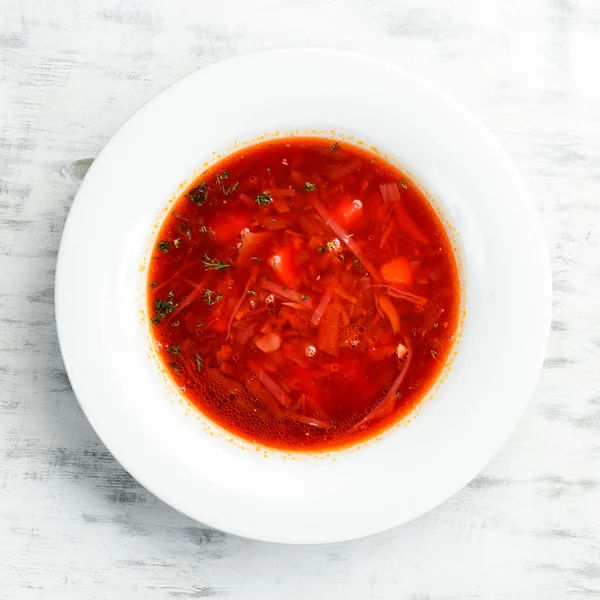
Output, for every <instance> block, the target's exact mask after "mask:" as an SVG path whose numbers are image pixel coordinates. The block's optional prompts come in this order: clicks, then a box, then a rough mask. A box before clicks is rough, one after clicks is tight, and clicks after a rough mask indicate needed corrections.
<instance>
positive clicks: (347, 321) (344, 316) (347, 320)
mask: <svg viewBox="0 0 600 600" xmlns="http://www.w3.org/2000/svg"><path fill="white" fill-rule="evenodd" d="M340 314H341V316H342V324H343V326H344V327H348V325H350V317H349V316H348V313H347V312H346V311H345V310H344V307H343V306H342V307H341V308H340Z"/></svg>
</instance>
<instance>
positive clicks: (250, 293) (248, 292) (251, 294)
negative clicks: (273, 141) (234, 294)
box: [246, 290, 258, 296]
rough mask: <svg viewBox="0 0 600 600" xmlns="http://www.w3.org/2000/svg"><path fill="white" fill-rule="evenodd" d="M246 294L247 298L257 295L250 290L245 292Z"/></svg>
mask: <svg viewBox="0 0 600 600" xmlns="http://www.w3.org/2000/svg"><path fill="white" fill-rule="evenodd" d="M246 294H248V295H249V296H258V294H257V293H256V292H253V291H252V290H247V291H246Z"/></svg>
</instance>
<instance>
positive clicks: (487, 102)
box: [0, 0, 600, 600]
mask: <svg viewBox="0 0 600 600" xmlns="http://www.w3.org/2000/svg"><path fill="white" fill-rule="evenodd" d="M286 44H295V45H329V46H336V47H340V48H347V49H351V50H358V51H360V52H364V53H367V54H372V55H376V56H381V57H384V58H386V59H388V60H390V61H393V62H396V63H398V64H400V65H402V66H404V67H407V68H409V69H411V70H414V71H416V72H418V73H420V74H422V75H424V76H425V77H427V78H428V79H430V80H432V81H433V82H435V83H437V84H438V85H440V86H441V87H443V88H445V89H446V90H448V91H449V92H450V93H451V94H453V95H454V96H455V97H457V98H458V99H459V100H461V101H462V102H463V103H465V104H466V105H467V106H468V107H469V108H470V109H471V110H472V111H473V112H474V113H475V114H476V115H477V116H478V117H479V118H480V119H481V120H483V121H484V122H485V123H486V124H487V125H488V126H489V127H490V128H491V129H492V130H493V131H495V132H496V134H497V135H498V137H499V138H500V139H501V141H502V142H503V143H504V145H505V146H506V148H507V149H508V151H509V152H510V153H511V154H512V156H513V157H514V158H515V159H516V161H517V162H518V164H519V165H520V167H521V170H522V173H523V175H524V177H525V179H526V180H527V182H528V183H529V186H530V188H531V190H532V191H533V193H534V195H535V198H536V202H537V204H538V207H539V210H540V212H541V214H542V218H543V222H544V226H545V230H546V234H547V238H548V245H549V250H550V254H551V259H552V271H553V277H554V317H553V326H552V330H553V331H552V335H551V339H550V345H549V348H548V352H547V358H546V362H545V368H544V371H543V374H542V376H541V379H540V382H539V384H538V387H537V390H536V392H535V395H534V397H533V399H532V402H531V404H530V406H529V409H528V410H527V413H526V415H525V417H524V419H523V420H522V422H521V423H520V425H519V426H518V428H517V430H516V431H515V432H514V434H513V435H512V437H511V439H510V441H509V442H508V443H507V444H506V446H505V447H504V448H503V449H502V450H501V452H500V453H499V454H498V456H496V458H495V459H494V460H493V461H492V463H491V464H490V465H489V466H488V467H487V468H486V469H485V470H484V472H483V473H482V474H481V475H480V476H479V477H478V478H477V479H476V480H475V481H473V482H472V483H471V484H470V485H469V486H468V487H467V488H466V489H464V490H463V491H461V492H460V493H458V494H457V495H456V496H455V497H454V498H452V499H451V500H450V501H448V502H447V503H446V504H444V505H443V506H441V507H439V508H438V509H436V510H434V511H432V512H431V513H429V514H427V515H425V516H423V517H422V518H420V519H418V520H417V521H415V522H413V523H410V524H408V525H405V526H403V527H400V528H398V529H396V530H394V531H390V532H387V533H385V534H382V535H378V536H375V537H372V538H369V539H365V540H360V541H356V542H352V543H346V544H339V545H332V546H322V547H283V546H274V545H268V544H263V543H257V542H252V541H248V540H242V539H237V538H235V537H232V536H228V535H225V534H223V533H220V532H218V531H214V530H212V529H209V528H205V527H202V526H200V525H198V524H197V523H194V522H192V521H190V520H189V519H187V518H185V517H183V516H181V515H179V514H177V513H176V512H174V511H173V510H171V509H170V508H168V507H167V506H165V505H164V504H162V503H161V502H160V501H159V500H157V499H156V498H155V497H154V496H152V494H150V493H148V492H147V491H146V490H144V489H143V488H142V487H141V486H140V485H138V484H137V483H136V482H135V481H134V480H132V478H131V477H130V476H129V475H128V474H127V473H125V472H124V471H123V469H122V468H121V467H120V466H119V465H118V464H117V463H116V462H115V460H114V459H113V458H112V456H111V455H110V454H109V453H108V452H107V451H106V450H105V448H104V447H103V445H102V444H101V443H100V441H99V440H98V438H97V437H96V435H95V434H94V432H93V431H92V429H91V428H90V426H89V425H88V423H87V421H86V419H85V417H84V416H83V414H82V412H81V410H80V408H79V406H78V404H77V401H76V399H75V397H74V396H73V393H72V391H71V388H70V386H69V381H68V379H67V377H66V375H65V371H64V368H63V365H62V362H61V357H60V352H59V349H58V344H57V339H56V331H55V325H54V312H53V282H54V269H55V261H56V254H57V248H58V244H59V240H60V235H61V230H62V227H63V224H64V221H65V217H66V215H67V212H68V210H69V206H70V204H71V201H72V199H73V195H74V193H75V191H76V189H77V180H78V177H79V176H80V172H82V171H83V170H84V168H83V167H84V166H85V164H81V163H78V162H77V161H79V160H81V159H87V158H91V157H94V156H95V155H96V154H97V153H98V151H99V150H100V148H101V147H102V145H103V144H104V143H105V142H106V140H107V139H108V138H109V137H110V136H111V135H112V133H113V132H114V131H115V129H116V128H117V127H118V126H119V124H120V123H122V122H123V120H124V119H125V118H126V117H127V116H128V115H129V114H130V113H131V112H132V111H134V110H135V109H136V108H137V107H138V106H140V104H142V103H143V102H144V101H145V100H147V99H148V98H150V97H151V96H152V95H153V94H154V93H155V92H157V91H158V90H160V89H161V88H163V87H164V86H165V85H167V84H169V83H171V82H172V81H174V80H176V79H178V78H179V77H181V76H183V75H185V74H187V73H189V72H190V71H192V70H194V69H196V68H198V67H202V66H204V65H206V64H208V63H211V62H213V61H215V60H218V59H221V58H225V57H228V56H232V55H234V54H237V53H240V52H244V51H248V50H253V49H257V48H263V47H274V46H281V45H286ZM599 57H600V3H599V2H598V1H597V0H444V1H439V2H438V1H436V0H405V1H402V2H401V1H394V0H280V1H277V0H219V1H218V2H217V1H216V0H215V1H213V0H210V1H208V0H207V1H195V2H194V1H192V0H51V1H47V2H44V1H41V0H2V2H1V4H0V228H1V230H0V248H1V252H0V598H2V599H7V600H8V599H10V600H13V599H17V600H20V599H29V598H32V599H37V598H43V599H44V600H54V599H56V600H70V599H73V600H81V599H86V598H94V599H108V600H113V599H114V600H117V599H118V600H121V599H130V598H144V599H145V598H148V599H184V600H185V599H193V598H194V599H197V598H205V597H210V596H216V597H222V598H244V599H245V598H248V599H279V598H285V599H294V598H298V599H301V598H302V599H304V598H316V599H327V600H333V599H337V598H340V599H344V600H346V599H352V600H354V599H356V600H362V599H366V598H401V599H407V600H408V599H411V600H426V599H427V600H450V599H462V600H467V599H490V600H496V599H511V600H512V599H514V600H522V599H527V600H535V599H543V600H547V599H563V598H569V599H571V598H572V599H584V598H585V599H588V598H598V597H600V372H599V367H600V319H599V314H600V224H599V223H598V211H599V208H600V75H599V68H598V62H597V61H598V58H599ZM307 85H318V82H307ZM263 91H265V90H263ZM266 91H268V90H266ZM241 101H243V94H242V95H241ZM510 242H511V241H510V239H507V240H506V243H507V244H510ZM90 317H91V318H93V315H90ZM519 344H520V341H519V339H515V340H514V351H515V352H519ZM506 376H507V377H510V373H507V374H506ZM373 510H377V507H376V506H374V507H373Z"/></svg>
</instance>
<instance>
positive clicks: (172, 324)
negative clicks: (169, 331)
mask: <svg viewBox="0 0 600 600" xmlns="http://www.w3.org/2000/svg"><path fill="white" fill-rule="evenodd" d="M171 327H179V321H173V322H172V323H171Z"/></svg>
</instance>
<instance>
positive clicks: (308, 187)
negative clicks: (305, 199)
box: [304, 181, 317, 192]
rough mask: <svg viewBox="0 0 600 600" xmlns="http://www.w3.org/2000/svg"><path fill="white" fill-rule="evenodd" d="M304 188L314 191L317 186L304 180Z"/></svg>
mask: <svg viewBox="0 0 600 600" xmlns="http://www.w3.org/2000/svg"><path fill="white" fill-rule="evenodd" d="M304 189H305V190H306V191H307V192H316V191H317V186H316V185H315V184H314V183H309V182H308V181H305V182H304Z"/></svg>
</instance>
